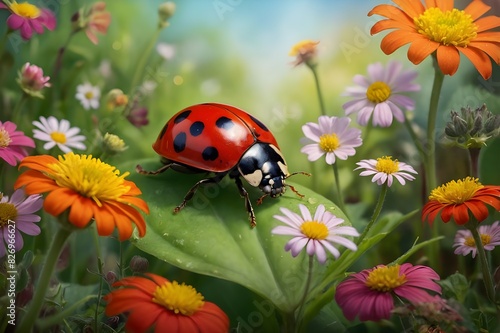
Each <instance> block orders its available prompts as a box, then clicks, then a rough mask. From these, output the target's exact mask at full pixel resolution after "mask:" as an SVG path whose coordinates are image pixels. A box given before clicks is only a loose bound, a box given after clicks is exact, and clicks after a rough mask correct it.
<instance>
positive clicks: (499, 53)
mask: <svg viewBox="0 0 500 333" xmlns="http://www.w3.org/2000/svg"><path fill="white" fill-rule="evenodd" d="M469 47H471V48H476V49H480V50H482V51H484V52H485V53H486V54H487V55H489V56H490V57H491V58H492V59H493V60H494V61H495V62H496V63H497V64H500V44H498V43H497V44H494V43H484V42H471V43H470V44H469Z"/></svg>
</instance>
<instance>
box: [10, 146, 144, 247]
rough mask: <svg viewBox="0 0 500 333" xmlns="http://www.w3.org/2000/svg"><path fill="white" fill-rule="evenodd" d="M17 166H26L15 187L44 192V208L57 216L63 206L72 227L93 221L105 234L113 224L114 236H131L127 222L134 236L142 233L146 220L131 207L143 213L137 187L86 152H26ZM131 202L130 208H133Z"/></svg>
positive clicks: (33, 192)
mask: <svg viewBox="0 0 500 333" xmlns="http://www.w3.org/2000/svg"><path fill="white" fill-rule="evenodd" d="M19 167H20V168H21V167H27V168H30V170H28V171H26V172H24V173H23V174H21V175H20V176H19V178H18V179H17V181H16V182H15V184H14V187H15V188H16V189H17V188H19V187H21V186H26V188H25V191H26V193H27V194H28V195H32V194H38V193H46V192H48V193H49V194H48V195H47V198H46V199H45V201H44V205H43V207H44V209H45V210H46V211H47V212H48V213H49V214H51V215H54V216H59V215H60V214H62V213H63V212H65V211H66V210H67V209H69V214H68V220H69V222H70V223H72V224H73V225H75V226H76V227H78V228H84V227H86V226H87V225H88V224H89V222H90V221H91V220H92V219H94V220H95V223H96V226H97V231H98V233H99V235H101V236H108V235H110V234H111V233H112V232H113V230H114V229H115V226H116V227H117V228H118V234H119V238H120V240H125V239H128V238H130V236H131V235H132V222H133V223H135V225H136V226H137V229H138V231H139V236H141V237H142V236H144V235H145V233H146V223H145V222H144V218H143V217H142V215H141V213H139V211H138V210H137V209H136V208H135V207H137V208H138V209H140V210H142V211H143V212H145V213H149V208H148V205H147V204H146V202H145V201H144V200H142V199H139V198H137V197H136V196H138V195H139V194H141V191H140V190H139V188H138V187H137V186H136V185H135V184H134V183H133V182H131V181H128V180H125V177H126V176H127V175H129V173H128V172H125V173H124V174H122V175H120V172H119V171H118V170H116V168H115V167H113V166H111V165H109V164H106V163H104V162H101V160H99V159H96V158H92V156H91V155H76V154H74V153H68V154H65V155H62V156H59V159H56V158H54V157H52V156H49V155H39V156H28V157H26V158H24V159H23V160H22V161H21V164H20V165H19ZM134 206H135V207H134Z"/></svg>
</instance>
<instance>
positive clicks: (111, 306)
mask: <svg viewBox="0 0 500 333" xmlns="http://www.w3.org/2000/svg"><path fill="white" fill-rule="evenodd" d="M113 287H115V288H118V287H123V288H119V289H115V290H113V291H112V292H111V293H109V294H107V295H106V296H105V297H104V300H105V301H107V302H108V305H107V306H106V315H107V316H115V315H118V314H120V313H124V312H126V313H128V319H127V324H126V325H125V329H126V331H127V332H134V333H142V332H150V331H151V332H153V331H152V330H151V328H152V327H153V326H154V332H156V333H159V332H177V333H191V332H199V333H226V332H228V330H229V318H228V317H227V315H226V314H225V313H224V311H222V310H221V309H220V308H219V307H218V306H217V305H215V304H214V303H211V302H206V301H204V300H203V296H202V295H201V294H200V293H198V292H197V291H196V289H194V288H193V287H192V286H188V285H185V284H184V283H183V284H179V283H177V282H176V281H173V282H170V281H169V280H167V279H165V278H163V277H161V276H158V275H155V274H151V273H148V274H146V277H140V276H132V277H127V278H124V279H122V280H120V281H118V282H116V283H114V284H113Z"/></svg>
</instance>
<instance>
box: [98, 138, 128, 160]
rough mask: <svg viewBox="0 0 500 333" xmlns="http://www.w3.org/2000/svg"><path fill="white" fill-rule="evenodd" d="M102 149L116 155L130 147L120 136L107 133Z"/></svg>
mask: <svg viewBox="0 0 500 333" xmlns="http://www.w3.org/2000/svg"><path fill="white" fill-rule="evenodd" d="M102 149H103V151H104V153H106V154H108V155H116V154H117V153H121V152H123V151H125V150H127V149H128V147H127V146H125V142H124V141H123V140H122V139H120V137H119V136H117V135H114V134H109V133H106V134H104V138H103V139H102Z"/></svg>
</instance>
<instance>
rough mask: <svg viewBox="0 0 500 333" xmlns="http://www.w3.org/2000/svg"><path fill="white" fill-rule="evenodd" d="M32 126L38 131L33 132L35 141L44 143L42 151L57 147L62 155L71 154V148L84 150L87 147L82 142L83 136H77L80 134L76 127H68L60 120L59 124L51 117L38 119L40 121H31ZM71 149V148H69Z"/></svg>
mask: <svg viewBox="0 0 500 333" xmlns="http://www.w3.org/2000/svg"><path fill="white" fill-rule="evenodd" d="M33 125H35V126H36V127H38V128H39V129H34V130H33V134H34V135H33V137H34V138H35V139H38V140H41V141H46V142H47V143H46V144H44V145H43V149H45V150H49V149H52V148H53V147H54V146H56V145H57V146H58V147H59V149H61V150H62V151H63V152H64V153H69V152H71V151H72V150H71V148H75V149H80V150H84V149H86V148H87V147H86V146H85V144H83V142H82V141H85V139H86V138H85V136H83V135H77V134H78V133H80V129H79V128H78V127H70V124H69V121H67V120H66V119H62V120H61V121H60V122H59V121H58V120H57V119H56V118H55V117H53V116H50V117H48V118H45V117H40V121H33ZM70 147H71V148H70Z"/></svg>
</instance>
